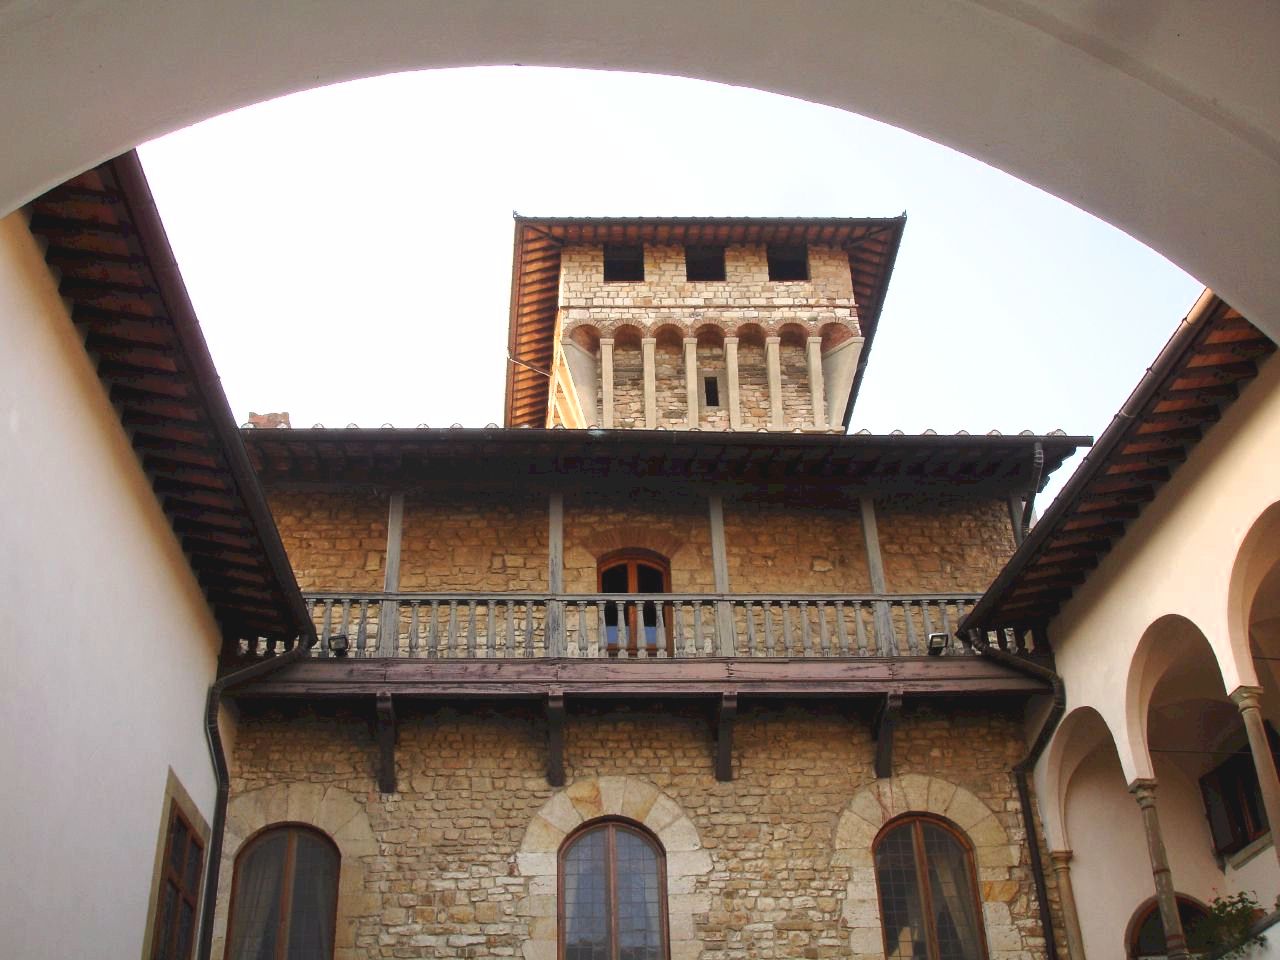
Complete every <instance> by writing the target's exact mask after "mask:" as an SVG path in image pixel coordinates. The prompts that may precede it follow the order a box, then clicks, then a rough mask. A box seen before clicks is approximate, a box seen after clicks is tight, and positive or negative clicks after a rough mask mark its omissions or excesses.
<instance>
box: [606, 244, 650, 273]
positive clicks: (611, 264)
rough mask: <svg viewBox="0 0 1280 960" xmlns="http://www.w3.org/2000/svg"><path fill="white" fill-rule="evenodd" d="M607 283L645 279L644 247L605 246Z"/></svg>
mask: <svg viewBox="0 0 1280 960" xmlns="http://www.w3.org/2000/svg"><path fill="white" fill-rule="evenodd" d="M604 279H605V283H618V282H625V281H628V280H643V279H644V245H643V244H639V243H606V244H605V245H604Z"/></svg>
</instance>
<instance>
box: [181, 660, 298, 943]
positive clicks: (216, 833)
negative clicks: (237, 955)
mask: <svg viewBox="0 0 1280 960" xmlns="http://www.w3.org/2000/svg"><path fill="white" fill-rule="evenodd" d="M312 642H314V641H312ZM310 648H311V644H310V643H303V642H301V641H299V642H295V643H294V645H293V647H292V648H291V649H289V650H287V651H286V652H284V653H282V654H280V655H279V656H275V657H271V658H269V659H267V660H260V661H259V662H257V663H252V664H250V665H249V666H247V667H243V668H242V669H240V670H234V671H232V672H231V673H228V674H225V675H224V676H222V677H219V678H218V679H217V680H215V681H214V682H213V684H212V686H210V687H209V693H208V696H207V697H206V699H205V709H204V735H205V740H206V741H208V744H209V758H210V760H211V761H212V763H213V775H214V779H215V780H216V782H217V785H218V790H217V794H216V796H215V798H214V802H213V822H212V826H211V827H210V830H209V854H208V859H207V860H206V862H205V868H204V894H203V897H202V901H201V906H200V939H199V941H198V947H197V949H196V957H197V958H198V960H209V953H210V951H211V950H212V949H213V911H214V908H215V907H216V906H217V903H218V874H219V872H220V870H221V867H222V835H223V832H224V830H225V828H226V825H227V798H228V795H229V794H230V791H231V775H230V771H229V770H228V768H227V757H226V754H225V753H224V752H223V750H222V734H221V733H220V732H219V731H218V712H219V710H220V708H221V706H222V695H223V693H225V692H226V691H227V690H229V689H231V688H232V687H236V686H239V685H240V684H242V683H246V682H247V681H249V680H253V679H255V678H257V677H261V676H265V675H266V674H269V673H274V672H275V671H277V670H279V669H281V668H282V667H287V666H288V665H289V664H291V663H294V662H296V661H298V660H301V659H302V658H303V657H305V656H306V655H307V652H308V651H309V650H310Z"/></svg>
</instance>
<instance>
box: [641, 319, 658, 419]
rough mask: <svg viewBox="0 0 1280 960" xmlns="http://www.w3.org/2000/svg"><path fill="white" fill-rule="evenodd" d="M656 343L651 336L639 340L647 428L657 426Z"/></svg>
mask: <svg viewBox="0 0 1280 960" xmlns="http://www.w3.org/2000/svg"><path fill="white" fill-rule="evenodd" d="M657 343H658V341H657V340H655V339H654V338H653V337H643V338H642V339H641V340H640V358H641V360H642V362H643V363H644V425H645V429H647V430H656V429H657V428H658V372H657V361H656V360H655V358H654V350H655V349H656V347H657Z"/></svg>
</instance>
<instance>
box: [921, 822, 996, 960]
mask: <svg viewBox="0 0 1280 960" xmlns="http://www.w3.org/2000/svg"><path fill="white" fill-rule="evenodd" d="M921 828H922V829H921V832H922V833H923V835H924V854H925V862H926V863H927V864H928V867H929V892H930V894H931V896H930V901H931V903H932V906H933V921H934V929H935V930H936V931H937V933H938V960H982V940H981V937H982V934H981V932H980V931H979V927H978V914H977V907H976V904H977V897H976V896H975V891H974V889H973V877H972V875H971V872H970V870H969V858H968V855H967V853H966V851H965V848H964V847H963V846H962V845H961V844H960V842H959V841H958V840H957V839H956V838H955V837H954V836H953V835H952V834H951V833H950V832H949V831H947V830H945V829H943V828H942V827H940V826H938V825H937V824H933V823H923V824H921Z"/></svg>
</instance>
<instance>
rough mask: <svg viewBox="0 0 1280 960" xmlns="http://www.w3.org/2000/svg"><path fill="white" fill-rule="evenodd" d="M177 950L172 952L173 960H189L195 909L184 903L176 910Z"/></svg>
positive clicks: (194, 924)
mask: <svg viewBox="0 0 1280 960" xmlns="http://www.w3.org/2000/svg"><path fill="white" fill-rule="evenodd" d="M178 913H179V916H178V949H177V950H176V951H175V952H174V954H173V956H174V960H190V957H191V935H192V933H193V932H194V931H195V928H196V909H195V907H193V906H192V905H191V904H189V903H186V902H184V903H183V904H182V905H181V906H180V907H179V908H178Z"/></svg>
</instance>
